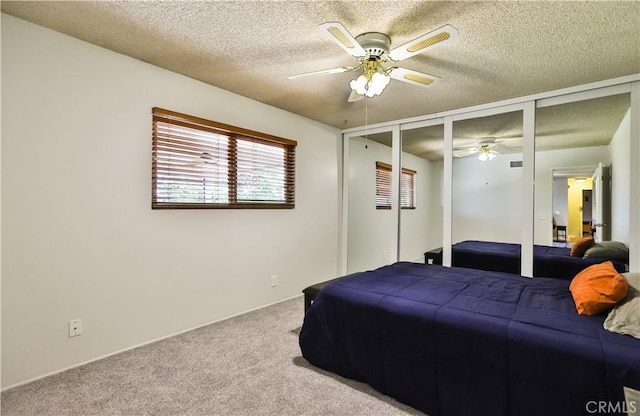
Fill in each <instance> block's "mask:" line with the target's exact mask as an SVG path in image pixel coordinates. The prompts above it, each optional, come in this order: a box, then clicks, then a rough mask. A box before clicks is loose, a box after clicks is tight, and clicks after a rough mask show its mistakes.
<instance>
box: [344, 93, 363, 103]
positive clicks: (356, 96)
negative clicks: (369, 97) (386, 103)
mask: <svg viewBox="0 0 640 416" xmlns="http://www.w3.org/2000/svg"><path fill="white" fill-rule="evenodd" d="M363 98H364V95H360V94H358V93H357V92H355V91H354V90H351V94H349V99H348V100H347V102H350V103H354V102H356V101H360V100H362V99H363Z"/></svg>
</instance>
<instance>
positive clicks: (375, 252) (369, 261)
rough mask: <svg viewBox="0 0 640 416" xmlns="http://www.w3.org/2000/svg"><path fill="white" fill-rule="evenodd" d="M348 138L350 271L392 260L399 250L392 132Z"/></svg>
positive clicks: (370, 267) (348, 246)
mask: <svg viewBox="0 0 640 416" xmlns="http://www.w3.org/2000/svg"><path fill="white" fill-rule="evenodd" d="M348 140H349V143H348V145H349V149H348V152H349V157H348V219H347V220H348V227H347V242H348V243H347V273H355V272H359V271H363V270H370V269H374V268H376V267H380V266H383V265H385V264H389V263H391V262H392V261H394V260H395V258H396V254H397V237H396V236H397V223H398V221H397V218H394V217H393V212H392V210H391V177H392V157H393V154H392V133H391V132H383V133H376V134H369V135H363V136H354V137H351V138H349V139H348Z"/></svg>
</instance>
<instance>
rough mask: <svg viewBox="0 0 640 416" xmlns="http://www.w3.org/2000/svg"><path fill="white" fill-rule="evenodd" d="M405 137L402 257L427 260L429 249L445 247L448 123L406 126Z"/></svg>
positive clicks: (401, 226) (401, 224)
mask: <svg viewBox="0 0 640 416" xmlns="http://www.w3.org/2000/svg"><path fill="white" fill-rule="evenodd" d="M401 137H402V155H401V160H402V178H401V187H400V197H401V201H400V206H401V209H400V257H399V259H400V260H401V261H413V262H419V263H423V262H425V253H426V252H433V254H431V255H430V256H429V257H431V256H433V255H436V253H437V249H439V248H441V247H442V221H443V216H442V206H443V200H442V198H443V190H442V186H443V169H444V165H443V149H444V126H443V125H442V124H436V125H433V126H426V127H419V128H413V129H406V130H402V134H401ZM429 260H430V261H431V260H434V259H433V258H429Z"/></svg>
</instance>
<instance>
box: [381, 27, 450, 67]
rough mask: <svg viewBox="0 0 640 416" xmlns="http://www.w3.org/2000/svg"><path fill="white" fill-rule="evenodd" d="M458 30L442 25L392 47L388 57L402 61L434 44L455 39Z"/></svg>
mask: <svg viewBox="0 0 640 416" xmlns="http://www.w3.org/2000/svg"><path fill="white" fill-rule="evenodd" d="M458 36H459V34H458V30H457V29H456V28H455V27H453V26H451V25H444V26H442V27H441V28H439V29H436V30H433V31H431V32H429V33H426V34H424V35H422V36H420V37H419V38H415V39H414V40H412V41H410V42H407V43H405V44H404V45H402V46H398V47H397V48H394V49H393V50H392V51H391V52H389V58H390V59H391V60H393V61H402V60H403V59H407V58H410V57H412V56H414V55H417V54H419V53H422V52H424V51H426V50H429V49H431V48H432V47H434V46H438V45H442V44H443V43H446V42H448V41H450V40H453V39H457V38H458Z"/></svg>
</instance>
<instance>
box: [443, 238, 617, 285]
mask: <svg viewBox="0 0 640 416" xmlns="http://www.w3.org/2000/svg"><path fill="white" fill-rule="evenodd" d="M451 250H452V252H451V265H452V266H456V267H468V268H472V269H480V270H490V271H496V272H505V273H514V274H520V257H521V253H520V251H521V249H520V244H512V243H497V242H492V241H477V240H466V241H461V242H459V243H456V244H454V245H452V246H451ZM570 253H571V249H570V248H567V247H551V246H540V245H534V246H533V275H534V276H537V277H555V278H559V279H569V280H571V279H572V278H573V277H574V276H575V275H576V274H578V272H580V271H581V270H583V269H585V268H587V267H589V266H591V265H593V264H598V263H602V262H604V261H607V259H600V258H595V257H585V258H582V257H573V256H571V254H570ZM613 265H614V267H615V268H616V270H618V271H619V272H621V273H623V272H625V271H626V265H625V264H624V263H623V262H620V261H613Z"/></svg>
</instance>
